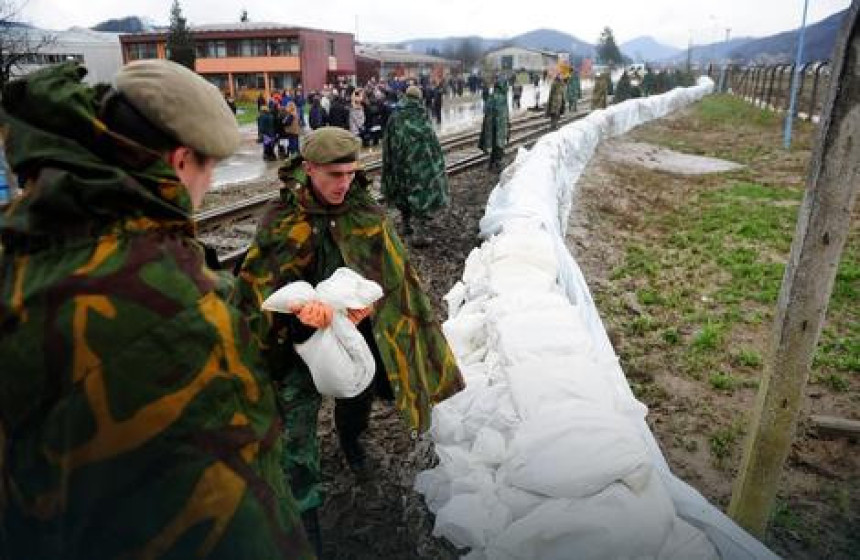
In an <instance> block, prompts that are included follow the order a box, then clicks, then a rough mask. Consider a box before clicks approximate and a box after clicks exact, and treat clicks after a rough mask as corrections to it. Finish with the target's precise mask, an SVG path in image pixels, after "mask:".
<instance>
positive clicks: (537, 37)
mask: <svg viewBox="0 0 860 560" xmlns="http://www.w3.org/2000/svg"><path fill="white" fill-rule="evenodd" d="M464 41H469V42H470V43H471V44H472V45H475V46H476V47H477V49H478V50H480V51H481V52H482V53H484V52H487V51H490V50H493V49H497V48H500V47H502V46H517V47H525V48H529V49H538V50H548V51H553V52H569V53H572V54H573V55H575V56H593V55H594V45H591V44H589V43H587V42H585V41H583V40H581V39H578V38H577V37H574V36H573V35H569V34H567V33H562V32H561V31H555V30H553V29H536V30H534V31H529V32H528V33H523V34H521V35H517V36H515V37H511V38H509V39H485V38H483V37H478V36H475V35H472V36H469V37H446V38H444V39H413V40H410V41H401V42H399V43H394V44H392V45H390V46H397V47H401V48H405V49H408V50H410V51H412V52H418V53H430V52H437V53H439V54H442V55H444V54H445V53H446V52H453V51H456V50H457V49H458V47H459V46H460V45H462V43H463V42H464Z"/></svg>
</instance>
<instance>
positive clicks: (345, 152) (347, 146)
mask: <svg viewBox="0 0 860 560" xmlns="http://www.w3.org/2000/svg"><path fill="white" fill-rule="evenodd" d="M360 149H361V140H359V139H358V138H356V137H355V136H354V135H353V134H352V133H351V132H350V131H348V130H345V129H343V128H340V127H338V126H324V127H322V128H318V129H316V130H314V131H313V132H311V133H310V134H308V135H307V136H305V138H304V140H303V141H302V148H301V152H302V157H303V158H304V159H305V160H306V161H310V162H312V163H350V162H353V161H357V160H358V153H359V150H360Z"/></svg>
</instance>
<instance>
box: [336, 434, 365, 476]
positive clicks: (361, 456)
mask: <svg viewBox="0 0 860 560" xmlns="http://www.w3.org/2000/svg"><path fill="white" fill-rule="evenodd" d="M337 436H338V440H339V441H340V449H341V451H343V456H344V457H345V458H346V464H347V466H349V470H351V471H352V472H354V473H356V474H360V473H363V472H364V471H365V469H366V468H367V453H366V452H365V451H364V446H363V445H361V442H360V441H359V440H358V436H355V435H352V434H344V433H343V432H338V434H337Z"/></svg>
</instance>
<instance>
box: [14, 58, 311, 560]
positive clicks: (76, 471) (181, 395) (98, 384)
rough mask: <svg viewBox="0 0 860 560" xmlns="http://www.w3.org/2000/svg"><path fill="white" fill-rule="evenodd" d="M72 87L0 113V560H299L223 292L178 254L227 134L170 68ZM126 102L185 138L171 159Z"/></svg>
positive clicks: (272, 418) (52, 88)
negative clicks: (10, 196) (4, 189)
mask: <svg viewBox="0 0 860 560" xmlns="http://www.w3.org/2000/svg"><path fill="white" fill-rule="evenodd" d="M174 67H176V68H174ZM83 75H84V70H83V69H82V68H78V67H76V66H75V65H73V64H65V65H62V66H57V67H52V68H48V69H45V70H42V71H39V72H36V73H34V74H31V75H30V76H28V77H27V78H26V79H25V80H22V81H19V82H13V83H12V84H11V85H10V86H9V87H7V88H6V90H5V92H4V95H3V104H2V110H0V122H2V123H3V127H4V135H5V145H6V149H7V152H8V158H9V163H10V165H11V166H12V168H13V169H14V171H15V172H17V173H19V174H20V175H21V176H22V177H23V178H25V179H26V188H25V194H24V196H23V197H22V198H20V199H19V200H17V201H16V202H15V203H14V204H13V206H12V207H11V208H10V209H9V210H7V211H6V213H5V215H4V216H2V218H0V234H2V253H0V363H2V369H0V371H2V373H0V452H2V455H0V476H2V479H0V558H3V559H4V560H18V559H21V560H59V559H66V560H110V559H118V558H138V559H145V558H146V559H156V558H182V559H190V558H206V559H223V560H263V559H266V560H268V559H297V558H299V559H304V558H312V554H311V552H310V548H309V547H308V543H307V541H306V539H305V537H304V535H303V534H302V531H301V525H300V523H299V519H298V516H297V513H296V508H295V505H294V502H293V501H292V498H291V496H290V494H289V490H288V488H287V487H286V486H285V484H284V481H283V477H282V476H281V473H280V468H279V455H280V453H281V445H280V442H279V435H280V434H279V432H280V427H279V422H278V416H277V412H276V408H275V399H274V394H273V391H272V387H271V383H270V382H269V380H268V378H267V377H266V376H265V374H264V370H263V369H262V368H261V364H260V361H259V357H258V355H257V354H255V349H254V347H253V346H252V345H250V344H249V332H248V328H247V324H246V323H245V322H244V321H243V320H242V318H241V317H240V316H239V315H238V313H237V311H236V310H235V308H234V307H232V306H231V305H230V304H229V303H228V302H227V300H226V299H225V297H226V296H227V295H228V294H229V292H230V290H231V288H232V284H233V281H234V280H233V279H232V278H231V277H229V276H226V275H223V274H218V273H215V272H213V271H212V270H210V269H208V268H207V267H206V266H205V264H204V255H203V247H202V246H201V245H200V244H199V243H198V242H197V241H196V240H195V239H194V225H193V222H192V220H191V211H192V200H194V201H197V200H198V197H199V196H201V195H202V192H205V188H207V186H208V181H207V177H206V176H205V174H206V173H207V172H209V173H211V168H212V167H214V161H215V159H217V158H220V157H224V156H225V155H226V154H227V153H229V152H230V151H232V150H233V149H235V147H236V146H238V141H239V135H238V129H237V127H236V122H235V119H234V117H233V116H232V114H231V113H230V112H229V110H227V107H226V105H225V104H224V102H223V99H221V95H220V93H219V92H218V91H217V89H215V88H214V87H213V86H211V85H209V84H207V83H206V82H204V81H203V80H202V79H201V78H200V77H199V76H196V75H195V74H193V73H192V72H190V71H189V70H187V69H185V68H183V67H179V66H178V65H175V64H173V63H168V62H166V61H146V62H139V63H134V64H131V65H128V66H126V67H124V68H123V70H121V71H120V73H119V75H118V76H117V86H116V87H117V89H116V90H112V89H109V88H108V87H107V86H99V87H97V88H91V87H88V86H86V85H85V84H83V83H82V82H81V78H82V77H83ZM162 78H163V79H162ZM120 84H125V85H128V86H129V87H128V88H127V89H124V86H121V85H120ZM146 84H149V86H148V89H146V92H145V97H148V98H149V99H150V100H153V99H156V98H158V99H162V98H163V97H164V96H163V95H162V94H161V93H160V92H162V91H163V92H170V93H171V94H173V95H172V98H171V102H170V106H168V107H166V108H167V109H169V110H166V111H165V112H164V113H161V116H162V117H165V121H167V120H170V119H168V118H166V117H169V116H170V115H173V116H175V115H176V114H181V112H184V113H185V117H184V119H185V120H184V121H183V120H182V119H177V122H188V121H189V120H190V121H191V122H192V123H193V122H198V123H200V126H197V127H196V128H195V129H194V130H195V131H196V132H191V131H187V132H188V134H187V136H188V138H189V139H183V137H182V136H177V137H176V143H177V144H178V147H169V145H167V144H162V143H161V141H162V140H164V141H165V142H167V141H170V140H171V138H169V137H168V135H169V132H165V131H164V130H161V129H159V128H158V127H157V126H154V125H155V123H156V121H155V120H149V119H150V117H149V115H148V114H146V112H145V110H144V109H145V108H147V109H151V110H155V111H156V112H157V111H159V110H160V109H161V108H165V107H153V106H146V107H144V106H141V105H134V106H132V105H131V101H132V98H133V97H134V94H136V93H139V92H140V91H142V89H145V88H142V86H146ZM206 88H210V89H206ZM222 109H223V110H222ZM177 112H179V113H177ZM141 114H144V115H145V116H144V117H141V116H140V115H141ZM213 116H214V118H213ZM120 123H121V126H120ZM231 127H232V129H231ZM119 130H123V133H122V134H120V133H119V132H118V131H119ZM132 132H134V134H132ZM138 133H139V135H138ZM209 134H218V138H216V139H212V138H209V137H208V135H209ZM132 138H134V140H132ZM225 139H226V140H225ZM150 140H151V141H152V143H150V142H149V141H150ZM144 141H146V144H145V146H146V147H145V146H144V144H142V143H141V142H144ZM174 146H175V144H174ZM187 146H191V147H190V148H189V147H187ZM207 146H208V147H207ZM225 147H226V148H227V149H225ZM210 148H211V149H210ZM162 150H164V151H162ZM191 150H194V152H192V151H191ZM196 154H200V155H196ZM190 158H200V159H199V161H198V163H194V162H193V161H192V159H190ZM168 161H169V162H170V163H169V164H168ZM198 165H199V166H200V167H198V168H195V167H194V166H198ZM207 170H208V171H207ZM180 175H181V176H182V177H184V178H183V179H182V181H183V182H180V179H179V176H180ZM201 189H202V190H201Z"/></svg>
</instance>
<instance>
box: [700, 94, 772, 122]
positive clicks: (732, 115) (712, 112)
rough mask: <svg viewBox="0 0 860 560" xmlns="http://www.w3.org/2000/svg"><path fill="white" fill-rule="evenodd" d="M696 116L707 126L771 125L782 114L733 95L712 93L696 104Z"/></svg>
mask: <svg viewBox="0 0 860 560" xmlns="http://www.w3.org/2000/svg"><path fill="white" fill-rule="evenodd" d="M695 111H696V116H697V117H698V118H699V119H701V120H702V121H704V124H705V125H706V126H727V125H728V126H731V125H745V126H749V125H755V126H760V127H771V126H774V124H776V123H778V122H779V120H780V116H779V115H777V114H776V113H773V112H771V111H765V110H764V109H758V108H756V107H754V106H752V105H751V104H749V103H747V102H745V101H743V100H741V99H738V98H737V97H734V96H731V95H711V96H708V97H705V98H704V99H702V101H701V102H700V103H698V104H697V105H696V109H695Z"/></svg>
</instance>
